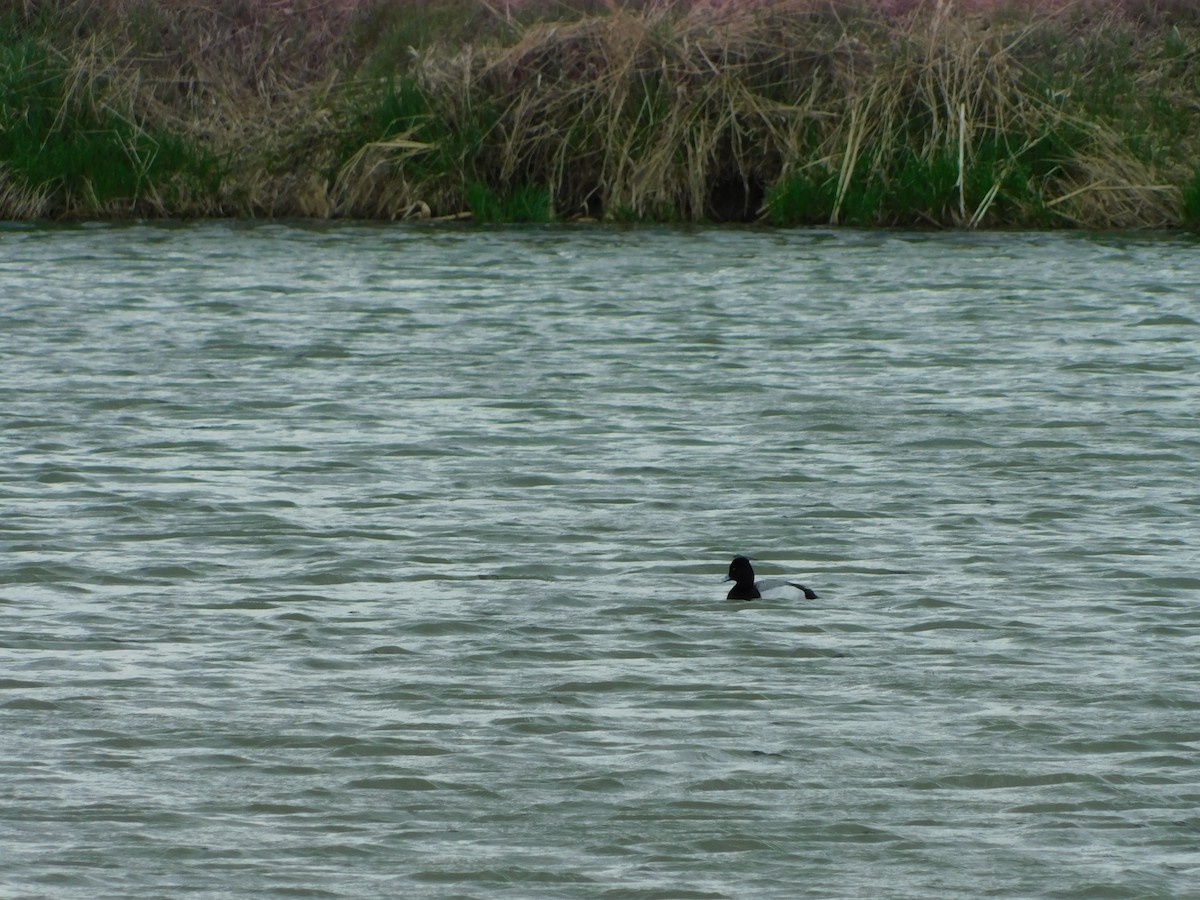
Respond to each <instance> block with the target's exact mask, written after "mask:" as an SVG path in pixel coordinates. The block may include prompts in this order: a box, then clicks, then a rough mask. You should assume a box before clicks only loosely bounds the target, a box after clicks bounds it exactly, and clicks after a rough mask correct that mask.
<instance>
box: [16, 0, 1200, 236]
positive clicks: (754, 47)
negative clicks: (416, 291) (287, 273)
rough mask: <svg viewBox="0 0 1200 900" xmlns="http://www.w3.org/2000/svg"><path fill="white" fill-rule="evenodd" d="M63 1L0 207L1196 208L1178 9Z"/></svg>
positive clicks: (1119, 216)
mask: <svg viewBox="0 0 1200 900" xmlns="http://www.w3.org/2000/svg"><path fill="white" fill-rule="evenodd" d="M1061 7H1063V4H1057V3H1056V4H1034V3H1030V2H1023V3H992V2H988V3H969V4H954V3H945V2H941V3H938V2H911V3H890V4H888V3H872V2H869V0H862V2H857V3H838V4H836V5H833V4H830V3H827V2H815V0H814V2H797V0H758V2H749V3H746V2H742V3H734V2H715V3H714V2H708V3H696V4H690V5H688V4H670V5H664V4H654V3H638V4H630V5H625V6H621V5H605V4H602V3H598V2H592V0H579V2H577V3H575V4H574V5H567V6H563V5H561V4H556V5H551V4H549V3H546V4H540V5H539V3H538V2H537V0H530V2H526V3H520V4H511V3H509V4H503V5H501V4H497V3H492V2H483V0H458V2H454V3H447V4H442V5H439V6H438V7H436V8H434V9H428V8H425V7H424V6H421V5H419V4H417V3H415V2H414V0H375V2H369V3H360V4H352V3H328V2H311V3H308V4H303V3H299V2H297V3H278V2H270V3H262V4H258V5H254V4H246V3H232V2H225V0H211V2H209V3H208V4H206V5H203V6H198V5H196V4H183V3H179V4H174V3H166V4H154V3H148V2H137V0H122V2H109V3H101V2H94V0H58V2H51V3H48V4H44V5H40V6H39V7H38V10H37V12H29V11H28V9H29V7H28V6H27V5H18V6H15V7H13V8H11V9H10V11H9V12H7V14H4V15H0V18H6V19H7V21H6V25H7V27H6V29H5V37H4V38H3V39H2V42H0V217H2V218H4V219H6V220H9V221H32V220H106V219H112V220H119V219H154V218H163V219H181V220H195V219H204V218H233V219H249V218H317V219H324V218H338V219H350V220H354V219H363V220H394V219H406V218H408V219H439V218H440V219H471V220H473V221H476V222H485V223H494V222H567V221H578V220H594V221H605V222H654V223H691V222H695V223H760V224H769V225H780V226H786V225H852V226H856V227H887V226H918V227H929V228H946V227H949V228H967V229H970V228H991V229H1030V228H1033V229H1038V230H1042V229H1048V228H1085V229H1089V230H1106V229H1120V230H1125V229H1171V228H1180V227H1186V228H1193V229H1195V228H1197V227H1200V166H1198V165H1197V160H1200V115H1198V114H1200V12H1196V11H1190V12H1189V11H1188V9H1187V8H1186V7H1185V6H1184V5H1181V4H1178V3H1173V2H1170V0H1158V2H1154V0H1142V2H1132V0H1131V2H1126V3H1124V4H1121V5H1120V9H1119V10H1117V11H1113V10H1112V9H1111V8H1109V7H1111V4H1110V5H1105V6H1101V5H1098V4H1080V3H1075V4H1068V5H1066V6H1065V8H1061Z"/></svg>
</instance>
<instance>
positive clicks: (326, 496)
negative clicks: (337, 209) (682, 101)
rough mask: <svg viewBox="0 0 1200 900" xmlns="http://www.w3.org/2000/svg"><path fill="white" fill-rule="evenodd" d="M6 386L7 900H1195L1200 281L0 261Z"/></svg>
mask: <svg viewBox="0 0 1200 900" xmlns="http://www.w3.org/2000/svg"><path fill="white" fill-rule="evenodd" d="M0 375H2V376H3V377H2V378H0V425H2V428H0V459H2V460H3V465H2V466H0V550H2V555H0V894H3V895H4V896H6V897H8V896H11V897H89V898H90V897H97V896H112V897H183V896H249V895H256V896H292V897H347V898H351V897H373V896H378V897H491V896H511V897H564V898H570V897H630V898H650V897H662V898H675V897H680V898H683V897H714V898H716V897H727V898H745V897H780V898H787V897H798V896H812V897H846V898H859V897H874V896H886V897H912V898H927V897H934V896H938V897H980V896H1038V897H1171V896H1185V895H1190V896H1196V885H1197V884H1200V812H1198V809H1200V765H1198V762H1200V757H1198V754H1200V640H1198V636H1200V610H1198V608H1197V599H1198V596H1200V571H1198V566H1197V563H1198V560H1200V550H1198V545H1200V526H1198V525H1197V520H1198V517H1200V245H1198V244H1196V243H1195V242H1194V241H1190V240H1187V239H1184V238H1179V237H1164V236H1152V237H1128V236H1104V237H1088V236H1078V235H980V236H976V235H962V234H951V235H945V234H941V235H931V234H903V233H888V234H863V233H854V232H811V231H799V232H755V231H732V230H699V231H674V230H630V231H623V230H602V229H595V230H572V229H569V228H557V229H553V230H500V231H484V230H470V231H459V230H450V229H440V230H439V229H428V228H407V227H381V226H355V225H346V226H331V227H321V228H315V227H299V226H283V225H232V224H207V225H196V226H175V227H149V226H126V227H82V228H68V229H54V228H26V227H20V228H13V227H10V228H8V229H7V230H2V231H0ZM735 553H749V554H752V555H753V556H754V557H755V560H756V567H757V569H758V571H759V574H760V575H765V576H770V575H790V576H795V577H796V578H798V579H801V580H803V581H804V583H806V584H808V585H809V586H810V587H812V588H814V589H815V590H816V591H817V593H818V594H819V595H820V598H819V599H817V600H813V601H808V602H803V601H802V602H798V603H797V602H780V601H759V602H755V603H749V604H747V603H736V602H730V601H726V600H725V599H724V595H725V590H726V588H725V587H722V585H721V584H720V583H719V580H720V578H721V577H722V576H723V575H724V574H725V570H726V567H727V566H728V563H729V560H730V558H731V557H732V556H733V555H734V554H735Z"/></svg>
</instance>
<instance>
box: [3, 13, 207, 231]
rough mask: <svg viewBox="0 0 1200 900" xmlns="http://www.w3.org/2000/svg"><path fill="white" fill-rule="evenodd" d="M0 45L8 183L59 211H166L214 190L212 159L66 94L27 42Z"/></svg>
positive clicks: (52, 68) (45, 56)
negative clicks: (160, 207)
mask: <svg viewBox="0 0 1200 900" xmlns="http://www.w3.org/2000/svg"><path fill="white" fill-rule="evenodd" d="M9 37H10V40H9V41H8V42H7V43H4V44H2V45H0V160H2V161H3V165H4V169H5V171H6V173H7V175H8V177H9V178H10V179H11V180H12V181H13V182H14V183H16V184H18V185H20V186H22V187H25V188H28V189H30V190H32V191H36V192H40V193H44V194H46V195H48V196H50V197H51V198H53V199H54V200H55V201H56V203H57V204H58V205H59V206H60V207H61V208H64V209H67V210H72V211H76V212H79V213H87V214H92V213H98V212H101V211H104V210H105V209H107V208H108V207H109V206H110V205H112V204H114V203H123V204H125V205H128V206H134V207H137V206H138V205H140V204H143V203H145V204H150V205H156V204H164V203H165V204H168V205H169V204H171V203H174V202H177V201H178V200H179V199H181V198H182V197H183V196H184V195H188V194H196V193H200V194H204V193H209V194H213V193H215V192H216V191H217V190H219V186H220V180H221V175H222V169H221V166H220V165H219V163H218V161H217V159H216V157H215V156H214V155H213V154H211V153H209V152H207V151H205V150H204V149H203V148H200V147H197V146H196V145H195V144H193V143H190V142H188V141H186V140H185V139H184V138H183V137H181V136H179V135H177V134H173V133H171V132H169V131H166V130H162V129H144V128H141V127H139V126H138V125H136V124H135V123H132V122H130V121H129V120H127V119H125V118H123V117H122V116H120V115H117V114H116V113H115V112H113V111H111V110H109V109H106V108H104V106H103V105H102V104H101V103H97V102H96V93H95V92H94V90H93V89H98V90H102V88H103V86H102V85H90V84H89V85H85V87H86V88H88V89H89V90H88V91H87V92H80V91H75V92H72V91H71V90H70V88H69V85H68V73H67V71H66V69H65V68H64V66H63V64H62V62H61V61H60V57H58V56H57V55H52V54H51V53H50V51H49V50H48V49H47V47H46V46H44V45H43V44H41V43H39V42H37V41H35V40H32V39H29V38H18V39H16V40H13V39H12V35H11V32H10V35H9Z"/></svg>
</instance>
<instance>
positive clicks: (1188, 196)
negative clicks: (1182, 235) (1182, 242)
mask: <svg viewBox="0 0 1200 900" xmlns="http://www.w3.org/2000/svg"><path fill="white" fill-rule="evenodd" d="M1182 195H1183V225H1184V227H1185V228H1190V229H1191V230H1192V231H1198V232H1200V168H1197V169H1196V173H1195V174H1194V175H1193V176H1192V179H1191V181H1189V182H1187V184H1185V185H1184V186H1183V191H1182Z"/></svg>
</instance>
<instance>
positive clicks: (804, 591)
mask: <svg viewBox="0 0 1200 900" xmlns="http://www.w3.org/2000/svg"><path fill="white" fill-rule="evenodd" d="M725 580H726V581H732V582H734V585H733V587H731V588H730V589H729V593H728V594H726V595H725V599H726V600H758V599H760V598H764V597H765V598H768V599H780V600H799V599H800V598H801V597H803V598H804V599H805V600H816V599H817V595H816V593H815V592H814V591H812V590H809V589H808V588H806V587H805V586H804V585H802V584H797V583H796V582H794V581H788V580H786V579H784V578H764V579H762V580H761V581H755V580H754V567H753V566H751V565H750V558H749V557H746V556H735V557H734V558H733V562H731V563H730V564H729V574H728V575H726V576H725Z"/></svg>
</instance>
